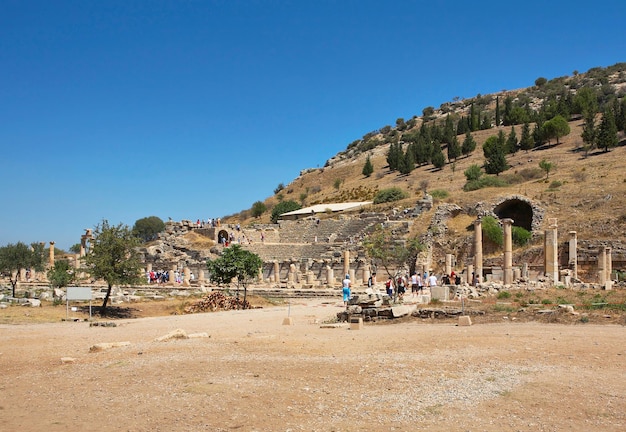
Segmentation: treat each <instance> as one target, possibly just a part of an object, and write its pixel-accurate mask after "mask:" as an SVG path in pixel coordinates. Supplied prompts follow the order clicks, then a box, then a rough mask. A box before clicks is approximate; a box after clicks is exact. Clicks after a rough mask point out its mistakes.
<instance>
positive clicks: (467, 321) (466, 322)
mask: <svg viewBox="0 0 626 432" xmlns="http://www.w3.org/2000/svg"><path fill="white" fill-rule="evenodd" d="M471 325H472V319H471V318H470V317H469V316H467V315H462V316H460V317H459V326H460V327H467V326H471Z"/></svg>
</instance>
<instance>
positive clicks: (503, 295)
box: [497, 291, 511, 300]
mask: <svg viewBox="0 0 626 432" xmlns="http://www.w3.org/2000/svg"><path fill="white" fill-rule="evenodd" d="M497 298H498V300H503V299H508V298H511V293H510V292H508V291H500V292H499V293H498V296H497Z"/></svg>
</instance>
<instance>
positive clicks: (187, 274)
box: [183, 267, 191, 287]
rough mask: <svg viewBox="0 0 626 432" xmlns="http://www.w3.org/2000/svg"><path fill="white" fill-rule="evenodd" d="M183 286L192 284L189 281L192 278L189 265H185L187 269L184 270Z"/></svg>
mask: <svg viewBox="0 0 626 432" xmlns="http://www.w3.org/2000/svg"><path fill="white" fill-rule="evenodd" d="M183 274H184V276H183V286H184V287H188V286H190V283H189V281H190V280H191V270H189V267H185V269H184V270H183Z"/></svg>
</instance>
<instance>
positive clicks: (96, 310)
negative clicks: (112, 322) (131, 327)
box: [79, 305, 139, 319]
mask: <svg viewBox="0 0 626 432" xmlns="http://www.w3.org/2000/svg"><path fill="white" fill-rule="evenodd" d="M79 311H80V312H82V313H84V314H87V315H89V306H85V305H83V306H80V307H79ZM104 312H105V313H104V314H102V306H92V307H91V314H92V315H99V316H101V317H106V318H113V319H127V318H137V317H138V316H139V315H138V312H139V310H138V309H135V308H131V307H121V306H107V307H106V309H105V310H104Z"/></svg>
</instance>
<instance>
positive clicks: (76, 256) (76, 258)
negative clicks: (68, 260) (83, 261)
mask: <svg viewBox="0 0 626 432" xmlns="http://www.w3.org/2000/svg"><path fill="white" fill-rule="evenodd" d="M81 256H82V255H81V254H74V266H75V267H76V268H77V269H79V268H80V257H81Z"/></svg>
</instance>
